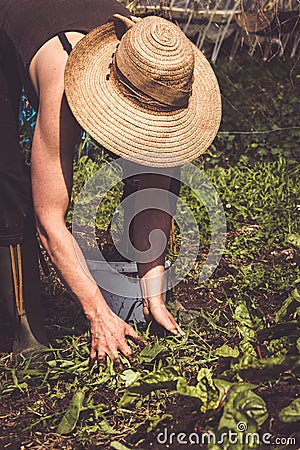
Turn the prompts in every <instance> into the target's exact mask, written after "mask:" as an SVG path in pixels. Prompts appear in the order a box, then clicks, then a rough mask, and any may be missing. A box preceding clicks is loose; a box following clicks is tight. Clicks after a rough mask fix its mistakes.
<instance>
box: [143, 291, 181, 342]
mask: <svg viewBox="0 0 300 450" xmlns="http://www.w3.org/2000/svg"><path fill="white" fill-rule="evenodd" d="M143 304H144V309H143V310H144V315H145V317H146V318H147V319H148V320H151V319H154V320H155V321H156V322H157V323H158V324H159V325H161V326H162V327H164V328H165V329H166V330H167V331H169V332H170V333H172V334H174V335H175V336H184V334H185V333H184V331H183V330H182V329H181V328H180V326H179V325H178V324H177V323H176V321H175V319H174V317H173V316H172V314H171V313H170V312H169V311H168V310H167V308H166V305H165V304H164V301H163V300H162V298H159V297H152V298H151V297H150V298H149V299H145V300H144V301H143Z"/></svg>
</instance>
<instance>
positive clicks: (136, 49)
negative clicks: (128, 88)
mask: <svg viewBox="0 0 300 450" xmlns="http://www.w3.org/2000/svg"><path fill="white" fill-rule="evenodd" d="M115 63H116V66H117V69H118V70H119V71H120V72H121V73H122V75H123V76H124V77H125V78H126V79H127V80H128V81H129V82H130V83H131V84H132V85H133V86H134V87H135V88H137V89H139V90H141V91H142V92H143V93H144V94H146V95H149V97H151V98H153V99H155V100H157V101H158V102H161V103H162V104H165V105H169V106H179V107H180V106H186V105H187V103H188V99H189V96H190V95H191V91H192V84H193V72H194V63H195V56H194V51H193V47H192V45H191V42H190V41H189V40H188V38H187V37H186V36H185V35H184V34H183V33H180V34H179V33H178V27H177V26H176V25H174V24H172V23H169V22H166V21H165V20H164V19H161V18H159V17H147V18H145V19H143V21H140V22H138V23H136V24H135V25H134V26H133V27H132V28H130V29H129V30H128V31H127V32H126V33H125V34H124V36H123V38H122V40H121V42H120V45H119V47H118V50H117V52H116V56H115Z"/></svg>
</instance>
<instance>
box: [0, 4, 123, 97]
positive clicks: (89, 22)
mask: <svg viewBox="0 0 300 450" xmlns="http://www.w3.org/2000/svg"><path fill="white" fill-rule="evenodd" d="M115 13H119V14H123V15H125V16H128V15H129V12H128V10H127V9H126V8H125V7H124V6H123V5H121V4H120V3H119V2H118V1H117V0H18V1H16V0H0V56H1V53H2V54H3V53H5V52H7V51H9V52H11V49H12V48H14V49H15V51H16V53H17V55H18V58H19V65H20V69H21V73H22V79H23V82H24V84H25V87H26V88H27V90H29V92H28V94H32V92H31V91H32V86H31V83H30V80H29V75H28V68H29V64H30V62H31V60H32V58H33V56H34V55H35V53H36V52H37V51H38V49H39V48H40V47H41V46H42V45H43V44H45V42H47V41H48V40H49V39H51V38H52V37H54V36H55V35H57V34H58V33H59V32H62V31H79V32H81V33H84V34H86V33H88V32H89V31H91V30H92V29H93V28H96V27H98V26H100V25H103V24H104V23H106V22H107V21H108V20H109V19H110V17H111V16H112V15H113V14H115ZM34 100H35V101H34V102H33V103H36V99H34ZM35 106H36V105H35Z"/></svg>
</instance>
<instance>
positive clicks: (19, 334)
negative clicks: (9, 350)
mask: <svg viewBox="0 0 300 450" xmlns="http://www.w3.org/2000/svg"><path fill="white" fill-rule="evenodd" d="M0 301H1V302H2V303H3V306H4V308H5V310H6V312H7V315H8V319H9V321H10V322H11V323H12V326H13V335H14V344H13V353H14V355H15V356H16V357H17V356H18V355H20V354H22V355H23V356H25V357H30V356H32V355H33V354H34V353H37V352H38V351H41V350H44V349H45V348H46V345H47V343H48V341H47V336H46V330H45V326H44V320H43V314H42V306H41V292H40V279H39V267H38V260H37V244H36V240H35V238H32V239H30V240H27V241H26V242H23V243H22V244H21V245H20V244H17V245H14V246H9V247H0Z"/></svg>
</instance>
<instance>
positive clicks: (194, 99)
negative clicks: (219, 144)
mask: <svg viewBox="0 0 300 450" xmlns="http://www.w3.org/2000/svg"><path fill="white" fill-rule="evenodd" d="M122 27H123V30H121V33H120V29H121V28H122ZM120 34H123V36H122V37H121V36H120ZM120 37H121V40H120V41H119V39H118V38H120ZM118 43H119V45H118ZM65 91H66V96H67V100H68V103H69V105H70V108H71V110H72V112H73V114H74V116H75V118H76V119H77V121H78V122H79V124H80V125H81V126H82V127H83V128H84V129H85V130H86V131H87V132H88V133H89V134H90V135H91V136H92V137H93V138H94V139H95V140H96V141H97V142H99V143H100V144H101V145H103V146H104V147H105V148H107V149H108V150H110V151H112V152H114V153H116V154H117V155H119V156H121V157H123V158H125V159H128V160H131V161H134V162H136V163H139V164H142V165H146V166H154V167H171V166H177V165H181V164H184V163H185V162H188V161H192V160H194V159H195V158H197V157H198V156H199V155H201V153H203V152H204V151H205V150H206V149H207V148H208V147H209V145H210V144H211V142H212V140H213V139H214V137H215V135H216V133H217V131H218V128H219V125H220V120H221V98H220V91H219V87H218V82H217V79H216V77H215V75H214V72H213V70H212V68H211V66H210V64H209V63H208V61H207V60H206V58H205V57H204V55H203V54H202V53H201V52H200V51H199V49H198V48H197V47H196V46H194V45H193V44H192V43H191V42H190V41H189V39H188V38H187V37H186V36H185V35H184V33H183V32H182V31H181V30H180V29H179V28H178V27H177V26H176V25H174V24H173V23H171V22H169V21H167V20H165V19H162V18H160V17H154V16H152V17H146V18H144V19H141V20H139V21H137V20H136V19H135V20H134V19H133V20H131V19H129V18H125V17H122V16H119V15H115V16H114V21H113V22H108V23H107V24H105V25H103V26H101V27H98V28H96V29H94V30H92V31H91V32H90V33H88V34H87V35H86V36H85V37H84V38H82V39H81V40H80V41H79V42H78V43H77V44H76V46H75V48H74V49H73V51H72V52H71V55H70V57H69V59H68V62H67V65H66V70H65Z"/></svg>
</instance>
